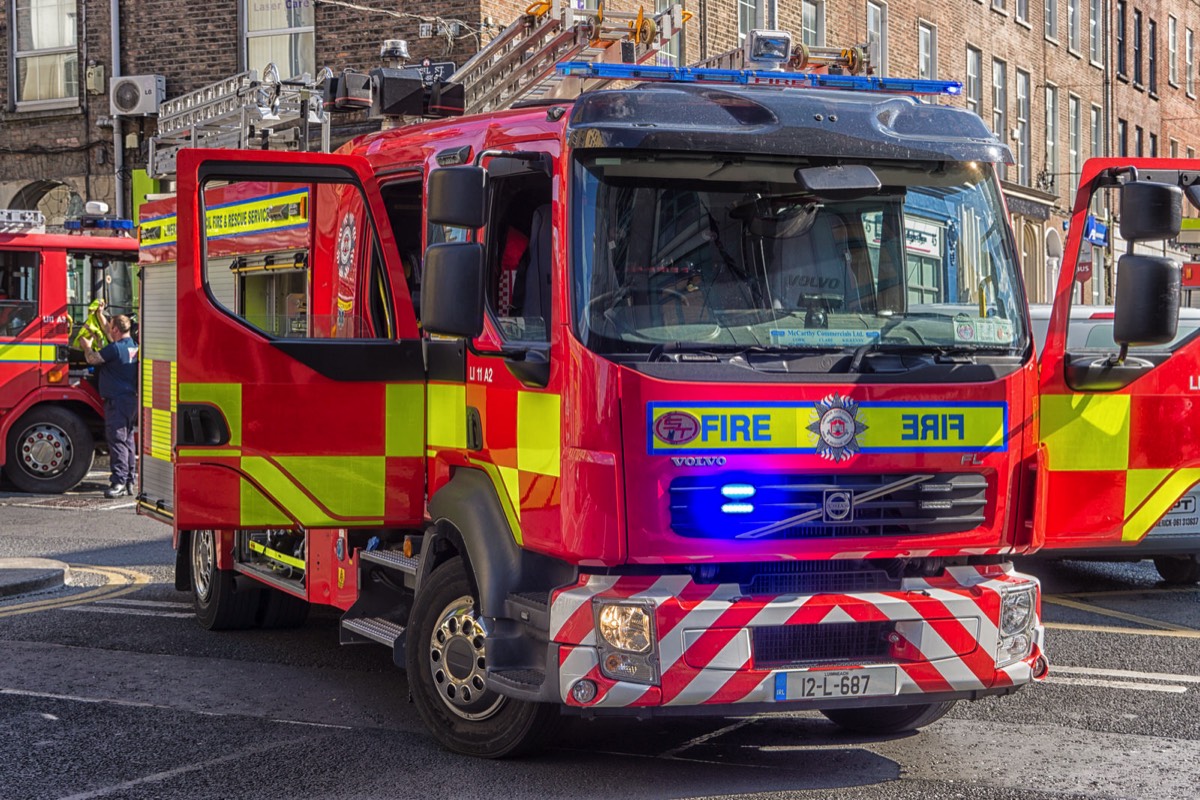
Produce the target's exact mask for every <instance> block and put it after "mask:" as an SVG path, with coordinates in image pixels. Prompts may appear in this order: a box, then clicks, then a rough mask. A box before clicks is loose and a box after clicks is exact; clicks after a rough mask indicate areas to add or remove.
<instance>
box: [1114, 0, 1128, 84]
mask: <svg viewBox="0 0 1200 800" xmlns="http://www.w3.org/2000/svg"><path fill="white" fill-rule="evenodd" d="M1128 72H1129V69H1128V67H1127V66H1126V64H1125V0H1117V74H1118V75H1126V74H1128Z"/></svg>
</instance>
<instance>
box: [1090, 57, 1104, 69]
mask: <svg viewBox="0 0 1200 800" xmlns="http://www.w3.org/2000/svg"><path fill="white" fill-rule="evenodd" d="M1091 63H1092V66H1093V67H1095V68H1096V69H1104V62H1103V61H1096V60H1095V59H1092V62H1091Z"/></svg>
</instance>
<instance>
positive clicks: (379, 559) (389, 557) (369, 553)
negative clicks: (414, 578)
mask: <svg viewBox="0 0 1200 800" xmlns="http://www.w3.org/2000/svg"><path fill="white" fill-rule="evenodd" d="M358 557H359V558H360V559H361V560H363V561H369V562H371V563H372V564H380V565H382V566H385V567H390V568H391V569H397V570H400V571H401V572H407V573H408V574H409V575H416V574H417V568H418V567H420V565H421V562H420V560H419V559H416V558H409V557H408V556H406V555H404V554H403V553H401V552H398V551H396V550H359V551H358Z"/></svg>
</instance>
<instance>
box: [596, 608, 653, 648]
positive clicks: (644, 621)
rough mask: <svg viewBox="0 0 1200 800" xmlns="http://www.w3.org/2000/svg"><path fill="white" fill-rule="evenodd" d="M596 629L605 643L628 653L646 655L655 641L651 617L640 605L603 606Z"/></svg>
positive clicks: (598, 615)
mask: <svg viewBox="0 0 1200 800" xmlns="http://www.w3.org/2000/svg"><path fill="white" fill-rule="evenodd" d="M596 627H597V628H598V629H599V631H600V636H601V637H602V638H603V639H604V641H605V642H607V643H608V644H609V645H610V646H611V647H614V648H616V649H617V650H624V651H625V652H627V653H645V652H647V651H648V650H649V649H650V644H651V643H652V642H653V641H654V635H653V634H654V632H653V627H652V624H651V616H650V614H648V613H647V612H646V609H645V607H643V606H640V605H637V606H633V605H615V604H608V605H602V606H600V611H599V613H598V614H597V615H596Z"/></svg>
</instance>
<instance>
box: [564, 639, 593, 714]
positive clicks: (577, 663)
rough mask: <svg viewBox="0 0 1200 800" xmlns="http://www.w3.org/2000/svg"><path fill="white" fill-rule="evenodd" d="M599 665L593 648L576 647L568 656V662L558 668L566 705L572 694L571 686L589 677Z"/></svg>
mask: <svg viewBox="0 0 1200 800" xmlns="http://www.w3.org/2000/svg"><path fill="white" fill-rule="evenodd" d="M599 663H600V662H599V660H598V656H597V655H596V651H595V649H593V648H591V647H576V648H574V649H573V650H571V652H570V653H568V654H567V658H566V660H565V661H563V663H562V666H560V667H559V668H558V686H559V693H560V694H561V695H562V701H563V702H564V703H565V702H567V698H568V697H569V696H570V694H571V684H573V683H575V681H577V680H579V679H580V678H582V677H583V676H584V675H587V674H588V673H589V672H591V671H592V670H593V669H594V668H595V667H596V666H597V665H598V664H599Z"/></svg>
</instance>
